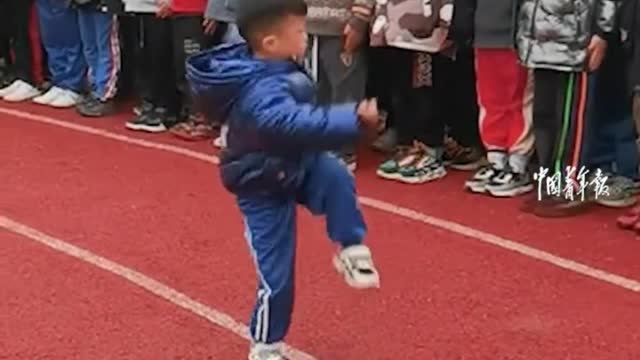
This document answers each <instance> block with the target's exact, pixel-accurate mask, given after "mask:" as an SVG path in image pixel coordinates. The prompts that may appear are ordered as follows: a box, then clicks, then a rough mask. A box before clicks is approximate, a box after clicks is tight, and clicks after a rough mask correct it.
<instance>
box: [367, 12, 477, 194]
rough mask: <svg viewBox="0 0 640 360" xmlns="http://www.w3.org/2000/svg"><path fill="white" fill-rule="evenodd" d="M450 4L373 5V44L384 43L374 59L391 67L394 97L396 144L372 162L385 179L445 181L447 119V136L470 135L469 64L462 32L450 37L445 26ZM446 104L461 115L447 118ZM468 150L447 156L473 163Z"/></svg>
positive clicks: (471, 94) (472, 102)
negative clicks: (386, 156) (448, 130)
mask: <svg viewBox="0 0 640 360" xmlns="http://www.w3.org/2000/svg"><path fill="white" fill-rule="evenodd" d="M454 3H455V1H454V0H443V1H433V2H432V1H423V0H400V1H385V2H379V5H378V6H377V8H376V15H375V20H374V22H373V26H372V31H371V44H372V45H373V46H381V47H386V48H385V49H384V50H385V51H383V52H379V53H378V55H377V56H378V57H379V58H378V61H379V62H380V63H383V64H384V65H385V66H386V68H388V69H389V70H388V75H389V76H390V78H389V79H388V87H389V91H391V93H392V94H393V95H394V96H395V98H394V99H393V101H392V109H391V113H392V114H393V117H394V125H395V127H396V130H397V134H398V143H399V146H398V148H397V150H396V151H395V153H394V154H393V156H391V157H390V158H389V159H387V160H385V161H384V162H383V163H382V164H380V166H379V167H378V170H377V174H378V176H380V177H382V178H384V179H390V180H396V181H400V182H403V183H407V184H423V183H427V182H430V181H435V180H438V179H440V178H443V177H444V176H446V174H447V170H446V169H445V164H444V161H445V132H446V125H447V123H449V125H451V127H452V129H451V133H452V135H453V133H457V134H463V133H465V134H464V135H465V136H464V137H465V138H467V137H468V138H471V137H473V136H468V134H469V133H471V134H473V133H475V132H476V131H475V129H477V125H476V119H477V114H475V111H474V110H475V107H476V97H475V91H474V82H473V76H472V73H473V67H472V64H473V63H472V61H470V58H468V57H467V55H471V54H470V52H469V51H467V52H466V54H465V52H464V51H460V50H461V49H463V48H464V46H465V43H466V40H464V37H465V36H459V35H462V34H458V35H456V36H453V35H454V34H453V31H451V30H452V24H453V21H454V13H456V11H457V10H455V11H454ZM456 9H457V8H456ZM458 14H462V15H464V14H465V12H464V11H462V12H460V13H458ZM460 23H464V22H463V21H460ZM458 45H460V46H458ZM465 58H466V59H465ZM465 67H466V70H465ZM470 73H471V74H470ZM452 106H453V109H457V110H462V111H461V112H458V111H455V110H454V111H455V113H456V114H459V115H460V118H459V119H455V120H454V119H450V118H449V117H450V116H451V113H452V111H451V109H452ZM470 113H474V114H473V115H469V114H470ZM461 128H462V129H461ZM465 128H466V129H465ZM466 130H472V131H466ZM457 140H458V141H460V140H462V139H457ZM465 140H467V139H465ZM471 142H472V141H469V143H467V144H464V145H466V146H470V145H471V144H470V143H471ZM456 147H457V146H456ZM452 153H453V152H452ZM473 153H477V152H474V151H459V152H456V154H455V155H454V156H451V157H450V158H449V160H451V162H455V163H457V164H458V165H461V164H462V163H465V165H466V166H471V165H473V163H477V162H478V161H479V156H473ZM459 155H460V156H459ZM470 155H471V156H470ZM463 158H464V159H463Z"/></svg>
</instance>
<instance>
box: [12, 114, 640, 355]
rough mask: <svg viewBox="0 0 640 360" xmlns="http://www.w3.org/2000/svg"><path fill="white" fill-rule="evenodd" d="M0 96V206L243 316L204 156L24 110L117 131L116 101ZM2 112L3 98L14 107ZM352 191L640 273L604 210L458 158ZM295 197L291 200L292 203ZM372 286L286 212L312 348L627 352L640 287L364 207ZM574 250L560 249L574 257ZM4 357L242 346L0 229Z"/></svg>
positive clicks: (635, 336) (241, 292)
mask: <svg viewBox="0 0 640 360" xmlns="http://www.w3.org/2000/svg"><path fill="white" fill-rule="evenodd" d="M7 109H11V108H9V107H8V106H4V105H2V106H0V164H2V165H1V166H0V179H1V181H0V218H3V217H4V218H9V219H12V220H14V221H17V222H19V223H22V224H25V225H27V226H29V227H32V228H34V229H37V230H39V231H41V232H44V233H47V234H49V235H51V236H53V237H56V238H58V239H62V240H64V241H66V242H68V243H70V244H73V245H76V246H79V247H82V248H84V249H87V250H89V251H91V252H93V253H95V254H99V255H101V256H103V257H105V258H107V259H109V260H111V261H114V262H117V263H119V264H122V265H124V266H127V267H129V268H132V269H135V270H137V271H139V272H141V273H143V274H145V275H147V276H149V277H151V278H153V279H155V280H157V281H159V282H161V283H163V284H165V285H166V286H168V287H171V288H173V289H176V290H177V291H180V292H182V293H185V294H187V295H188V296H190V297H191V298H193V299H196V300H197V301H200V302H201V303H203V304H205V305H206V306H208V307H210V308H212V309H215V310H217V311H219V312H222V313H226V314H229V315H231V316H232V317H233V318H235V319H237V320H238V321H242V320H244V319H245V318H246V317H247V314H248V312H249V309H250V307H251V303H252V299H253V291H254V288H255V276H254V269H253V268H252V265H251V261H250V258H249V255H248V254H247V249H246V245H245V242H244V240H243V239H242V229H241V221H240V219H239V217H238V214H237V211H236V209H235V207H234V205H233V202H232V199H231V197H230V196H229V195H228V194H226V193H225V192H224V190H223V189H222V187H221V185H220V182H219V180H218V178H217V170H216V169H215V167H214V166H213V165H212V164H210V163H207V162H204V161H201V160H197V159H193V158H189V157H187V156H184V155H180V154H175V153H171V152H167V151H160V150H154V149H148V148H144V147H141V146H137V145H132V144H127V143H124V142H121V141H117V140H113V139H108V138H104V137H102V136H96V135H91V134H87V133H85V132H82V131H78V130H73V129H68V128H63V127H60V126H58V125H52V124H45V123H42V122H39V121H34V119H37V118H35V117H34V116H33V114H45V115H46V116H48V117H51V118H55V119H58V120H61V121H68V122H71V123H81V124H83V125H88V126H92V127H95V128H102V129H107V130H109V131H111V132H114V133H121V134H126V135H129V136H136V137H141V138H146V139H151V140H153V141H157V142H164V143H172V144H179V145H180V146H184V147H190V148H192V149H193V150H197V151H200V152H211V148H210V147H209V146H208V145H207V144H182V143H179V142H176V141H175V140H172V139H170V138H169V137H165V136H153V137H148V136H142V135H138V134H131V133H127V132H125V131H124V130H121V127H122V123H123V121H124V120H125V119H124V118H123V117H122V116H119V117H113V118H110V119H106V120H84V119H78V118H77V117H76V116H75V115H73V114H72V113H71V112H67V111H61V112H53V111H50V110H45V109H43V108H37V107H31V106H21V107H19V108H18V107H14V108H12V109H14V110H18V112H16V111H12V110H9V111H8V110H7ZM9 113H10V114H9ZM373 161H374V159H366V161H365V163H364V164H363V166H362V167H361V170H360V171H359V173H358V188H359V191H360V192H361V194H362V195H365V196H369V197H374V198H377V199H380V200H384V201H387V202H392V203H394V204H396V205H398V206H406V207H410V208H412V209H414V210H416V211H420V212H422V213H425V214H428V215H431V216H434V217H437V218H438V219H446V220H449V221H455V222H458V223H460V224H464V225H466V226H467V227H468V228H473V229H478V230H482V231H484V232H485V233H490V234H495V235H497V236H500V237H503V238H507V239H512V240H515V241H517V242H519V243H522V244H526V245H529V246H531V247H533V248H536V249H540V250H544V251H547V252H549V253H552V254H555V255H557V256H560V257H562V258H563V259H565V260H574V261H578V262H580V263H583V264H586V265H589V266H592V267H594V268H598V269H602V270H603V271H605V272H606V274H608V275H611V274H618V275H621V276H624V277H626V278H627V279H629V280H630V281H632V282H633V279H640V262H638V260H637V259H638V254H639V253H640V242H638V241H636V240H635V239H634V238H633V237H632V236H631V235H629V234H626V233H624V232H621V231H618V230H616V229H615V227H614V226H613V223H614V222H613V219H614V217H615V215H616V213H615V212H611V211H605V210H602V209H595V210H594V211H593V213H591V214H588V215H585V216H582V217H579V218H574V219H567V220H560V221H548V220H547V221H542V220H539V219H535V218H533V217H530V216H528V215H522V214H519V213H517V212H516V210H515V209H516V206H517V202H516V201H515V200H506V201H498V200H493V199H485V198H478V197H474V196H471V195H468V194H464V193H463V192H461V191H460V186H461V185H460V184H461V181H462V179H463V178H464V176H465V175H464V174H456V173H452V174H451V176H450V177H448V178H447V179H445V180H443V181H441V182H439V183H436V184H429V185H424V186H419V187H407V186H400V185H396V184H393V183H388V182H382V181H380V180H377V179H375V177H374V176H373V175H372V168H371V167H372V165H373ZM302 214H304V213H302ZM365 214H366V216H367V220H368V222H369V225H370V236H369V239H368V240H369V242H370V245H371V247H372V248H373V250H374V252H375V255H376V260H377V263H378V266H379V268H380V270H381V272H382V288H381V289H380V290H379V291H373V292H357V291H353V290H351V289H349V288H347V287H346V286H345V285H344V284H343V283H342V281H341V279H340V278H339V277H338V276H337V275H336V274H334V273H333V270H332V268H331V265H330V257H331V254H332V253H331V251H332V247H331V246H330V244H329V242H328V241H327V240H326V238H325V236H324V233H323V225H322V222H321V221H320V220H319V219H314V218H311V217H310V216H308V215H302V216H301V218H300V226H299V229H300V231H299V256H298V284H297V286H298V297H297V304H296V313H295V316H294V326H293V327H292V329H291V334H290V335H291V336H290V337H289V339H288V343H289V344H290V345H292V346H294V347H296V348H298V349H301V350H303V351H305V352H307V353H309V354H312V355H313V356H314V357H315V358H317V359H328V360H342V359H357V360H360V359H373V360H378V359H380V360H385V359H430V360H458V359H471V360H475V359H478V360H485V359H486V360H503V359H504V360H520V359H522V360H543V359H544V360H565V359H566V360H569V359H575V360H587V359H588V360H601V359H602V360H604V359H611V360H627V359H628V360H636V359H639V358H640V327H639V326H638V325H637V324H638V323H639V322H640V310H639V309H640V292H635V291H631V290H628V289H625V288H623V287H621V286H620V283H617V282H616V281H612V282H613V283H607V282H604V281H601V280H597V279H594V278H592V277H588V276H585V275H582V274H578V273H576V272H575V271H572V270H571V269H570V270H565V269H561V268H559V267H558V266H556V265H553V264H551V263H549V262H548V261H546V260H545V261H540V260H536V259H533V258H531V256H527V255H522V254H517V253H515V252H513V251H509V250H506V249H504V248H501V247H499V246H494V245H491V244H487V243H486V242H482V241H480V240H481V239H480V240H479V239H478V238H477V237H466V236H462V235H460V234H459V233H456V232H455V231H450V230H447V229H444V228H439V227H434V226H431V225H428V224H424V223H421V222H418V221H415V220H411V219H408V218H406V217H402V216H398V215H394V214H390V213H388V212H385V211H380V210H375V209H371V208H370V207H366V208H365ZM570 267H571V266H570ZM0 284H2V285H3V286H2V288H3V292H2V293H1V294H0V299H2V301H0V359H11V360H14V359H15V360H31V359H65V360H67V359H185V360H191V359H193V360H200V359H225V360H226V359H243V358H244V357H245V351H246V346H247V344H246V342H245V341H244V340H243V339H242V338H240V337H239V336H237V335H235V334H233V333H231V332H229V331H227V330H228V329H225V328H224V327H219V326H216V325H214V324H212V323H210V322H207V321H206V320H204V319H202V318H201V317H199V316H197V315H196V314H194V313H193V312H190V311H188V310H185V309H183V308H180V307H178V306H176V305H175V304H174V303H172V302H170V301H166V300H165V299H162V298H159V297H157V296H156V295H153V294H152V293H150V292H147V291H145V290H143V289H141V288H140V287H137V286H135V285H134V284H132V283H131V282H129V281H127V280H126V279H124V278H122V277H120V276H116V275H114V274H112V273H109V272H107V271H104V270H102V269H100V268H97V267H95V266H94V265H92V264H89V263H87V262H84V261H82V260H79V259H76V258H72V257H70V256H68V255H66V254H63V253H61V252H59V251H55V250H52V249H50V248H48V247H46V246H43V245H41V244H39V243H36V242H33V241H31V240H30V239H29V238H27V237H25V236H22V235H17V234H15V233H14V232H12V231H11V229H6V228H5V229H2V228H0Z"/></svg>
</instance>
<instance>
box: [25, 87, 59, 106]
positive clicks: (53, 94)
mask: <svg viewBox="0 0 640 360" xmlns="http://www.w3.org/2000/svg"><path fill="white" fill-rule="evenodd" d="M63 92H64V89H61V88H59V87H57V86H54V87H52V88H51V89H49V91H47V92H46V93H44V95H40V96H37V97H35V98H33V102H34V103H36V104H38V105H49V104H51V102H52V101H53V100H54V99H55V98H57V97H58V96H60V94H62V93H63Z"/></svg>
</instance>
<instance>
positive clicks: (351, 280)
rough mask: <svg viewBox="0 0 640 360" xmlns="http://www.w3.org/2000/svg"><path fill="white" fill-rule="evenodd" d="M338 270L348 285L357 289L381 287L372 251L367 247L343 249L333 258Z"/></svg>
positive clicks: (359, 246) (356, 246)
mask: <svg viewBox="0 0 640 360" xmlns="http://www.w3.org/2000/svg"><path fill="white" fill-rule="evenodd" d="M333 265H334V266H335V267H336V270H338V272H339V273H340V274H342V275H344V280H345V281H346V282H347V284H348V285H349V286H351V287H353V288H356V289H370V288H379V287H380V275H379V274H378V271H377V270H376V268H375V266H374V265H373V259H372V258H371V251H370V250H369V248H368V247H367V246H366V245H354V246H349V247H347V248H344V249H342V250H341V251H340V252H339V253H338V254H336V255H335V256H334V258H333Z"/></svg>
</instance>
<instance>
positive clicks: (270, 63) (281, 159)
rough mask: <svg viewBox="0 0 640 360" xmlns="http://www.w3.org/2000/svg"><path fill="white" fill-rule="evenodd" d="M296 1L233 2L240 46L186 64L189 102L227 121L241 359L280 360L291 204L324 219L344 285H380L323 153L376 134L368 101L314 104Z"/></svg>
mask: <svg viewBox="0 0 640 360" xmlns="http://www.w3.org/2000/svg"><path fill="white" fill-rule="evenodd" d="M306 9H307V8H306V5H305V2H304V0H262V1H259V2H256V1H255V0H240V1H238V4H237V8H236V11H237V18H238V20H237V21H238V25H239V28H240V31H241V33H242V36H243V37H244V38H245V39H246V40H247V44H235V45H222V46H221V47H218V48H215V49H213V50H209V51H207V52H204V53H201V54H199V55H196V56H194V57H192V58H190V59H189V60H188V63H187V74H188V78H189V80H190V82H191V87H192V91H193V94H194V95H195V96H194V98H195V99H196V101H197V102H198V103H199V105H200V110H202V111H203V112H204V113H205V115H206V116H207V118H208V119H209V120H211V121H213V120H220V119H222V120H223V121H225V122H226V124H227V125H228V128H229V132H228V135H227V144H226V145H227V147H226V148H225V149H224V150H223V153H222V156H221V164H220V170H221V177H222V181H223V183H224V186H225V187H226V188H227V189H228V190H229V191H230V192H231V193H233V194H234V195H235V197H236V202H237V204H238V207H239V208H240V211H241V212H242V215H243V217H244V223H245V229H246V232H245V235H246V238H247V242H248V244H249V246H250V248H251V252H252V254H253V256H254V260H255V264H256V267H257V273H258V282H259V285H258V297H257V301H256V305H255V308H254V311H253V316H252V319H251V324H250V330H251V336H252V338H253V344H252V347H251V351H250V354H249V359H254V360H260V359H273V360H277V359H285V358H284V356H283V355H282V353H281V352H280V349H279V346H278V344H279V343H280V342H281V341H282V340H283V339H284V337H285V335H286V333H287V330H288V327H289V323H290V318H291V311H292V306H293V300H294V259H295V228H296V226H295V219H296V204H302V205H304V206H305V207H307V208H308V209H309V210H310V211H311V212H312V213H313V214H317V215H324V216H325V217H326V222H327V232H328V235H329V238H330V239H331V240H332V241H334V242H335V243H337V244H338V245H339V246H340V251H339V252H338V253H337V255H336V256H335V258H334V265H335V266H336V268H337V270H338V271H339V272H341V273H342V274H343V275H344V277H345V280H346V281H347V283H348V284H349V285H350V286H353V287H355V288H372V287H378V286H379V276H378V272H377V271H376V269H375V267H374V264H373V261H372V258H371V253H370V251H369V249H368V247H366V246H365V245H363V244H362V242H363V238H364V235H365V232H366V226H365V223H364V220H363V217H362V214H361V212H360V209H359V207H358V203H357V197H356V193H355V188H354V182H353V178H352V176H351V175H350V173H349V171H348V170H347V168H346V167H345V166H344V165H343V164H342V163H341V162H340V161H339V160H338V159H337V158H335V157H333V156H331V155H329V153H328V152H327V151H328V150H335V149H338V148H340V146H343V145H345V144H348V143H351V142H352V141H353V140H354V139H355V138H356V137H357V136H358V133H359V127H360V124H363V125H369V126H373V127H375V126H376V124H377V121H378V112H377V106H376V104H375V101H369V100H365V101H363V102H361V103H360V104H355V103H351V104H343V105H332V106H318V105H316V104H314V103H313V98H314V97H315V92H316V91H315V88H314V86H313V81H312V80H311V79H310V78H309V76H308V75H307V74H306V73H304V71H303V69H302V67H301V66H300V64H299V63H297V62H294V61H293V60H292V59H294V58H295V59H299V60H301V59H302V58H303V56H304V52H305V49H306V34H305V15H306Z"/></svg>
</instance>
